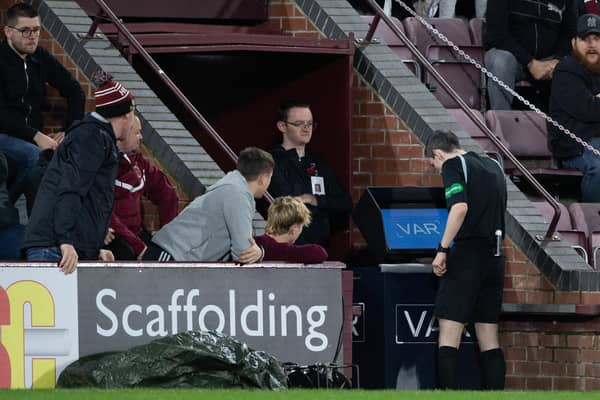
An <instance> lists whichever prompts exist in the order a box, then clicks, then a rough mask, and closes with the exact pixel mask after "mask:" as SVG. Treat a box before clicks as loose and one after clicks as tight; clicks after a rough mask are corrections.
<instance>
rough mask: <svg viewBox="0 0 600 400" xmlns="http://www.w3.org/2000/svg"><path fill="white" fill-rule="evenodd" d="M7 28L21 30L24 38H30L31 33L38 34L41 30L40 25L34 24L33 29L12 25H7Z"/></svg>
mask: <svg viewBox="0 0 600 400" xmlns="http://www.w3.org/2000/svg"><path fill="white" fill-rule="evenodd" d="M8 27H9V28H11V29H14V30H15V31H19V32H21V35H22V36H23V37H24V38H30V37H31V36H32V35H33V34H36V35H39V34H40V32H41V31H42V27H41V26H36V27H35V28H33V29H30V28H16V27H14V26H10V25H8Z"/></svg>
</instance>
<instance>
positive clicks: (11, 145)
mask: <svg viewBox="0 0 600 400" xmlns="http://www.w3.org/2000/svg"><path fill="white" fill-rule="evenodd" d="M0 151H1V152H2V153H4V154H6V155H7V156H9V157H10V158H12V159H13V160H15V163H16V164H17V175H16V178H15V183H14V186H16V187H20V186H21V184H22V182H24V181H25V179H27V176H28V175H29V172H30V171H31V170H32V169H33V167H35V166H36V165H37V162H38V159H39V158H40V151H41V149H40V148H39V147H38V146H36V145H35V144H32V143H29V142H26V141H25V140H22V139H19V138H16V137H14V136H10V135H6V134H4V133H0ZM19 195H20V193H19ZM12 200H13V201H14V200H16V199H15V198H13V199H12Z"/></svg>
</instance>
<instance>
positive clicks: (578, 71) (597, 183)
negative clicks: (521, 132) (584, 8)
mask: <svg viewBox="0 0 600 400" xmlns="http://www.w3.org/2000/svg"><path fill="white" fill-rule="evenodd" d="M571 46H572V48H573V52H572V55H571V56H568V57H565V58H563V59H562V60H561V62H560V63H559V64H558V66H557V67H556V69H555V70H554V77H553V79H552V92H551V96H550V112H549V114H550V116H551V117H552V118H553V119H555V120H556V121H557V122H558V123H559V124H561V125H562V126H564V127H565V128H567V129H569V130H570V131H571V132H572V133H574V134H575V135H576V136H577V137H578V138H580V139H582V140H584V141H586V142H588V143H589V144H591V145H592V146H593V147H594V148H596V149H600V16H598V15H595V14H584V15H582V16H581V17H579V19H578V20H577V35H576V36H575V37H574V38H573V39H572V40H571ZM548 145H549V147H550V150H551V151H552V154H553V155H554V157H555V158H556V159H557V161H558V162H559V165H560V166H561V167H563V168H571V169H577V170H579V171H581V172H583V179H582V180H581V201H583V202H600V157H599V156H597V155H595V154H594V153H593V152H592V151H590V150H588V149H585V148H584V147H583V146H582V145H581V144H579V143H577V142H576V141H575V140H574V139H572V138H570V137H569V136H567V135H565V134H564V133H562V132H561V131H560V130H559V129H558V128H556V127H555V126H553V125H552V124H548Z"/></svg>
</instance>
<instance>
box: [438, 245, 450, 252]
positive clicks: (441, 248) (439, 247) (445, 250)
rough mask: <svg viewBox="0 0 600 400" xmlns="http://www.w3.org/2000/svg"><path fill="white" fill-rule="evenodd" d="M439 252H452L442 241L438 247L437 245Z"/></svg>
mask: <svg viewBox="0 0 600 400" xmlns="http://www.w3.org/2000/svg"><path fill="white" fill-rule="evenodd" d="M437 252H438V253H446V254H448V253H449V252H450V247H444V246H442V243H439V244H438V247H437Z"/></svg>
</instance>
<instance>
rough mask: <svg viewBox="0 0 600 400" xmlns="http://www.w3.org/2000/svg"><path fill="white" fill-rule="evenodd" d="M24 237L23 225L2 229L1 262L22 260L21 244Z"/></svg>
mask: <svg viewBox="0 0 600 400" xmlns="http://www.w3.org/2000/svg"><path fill="white" fill-rule="evenodd" d="M24 235H25V227H24V226H23V225H14V226H11V227H9V228H3V229H0V244H1V245H0V260H20V259H21V243H23V236H24Z"/></svg>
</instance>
